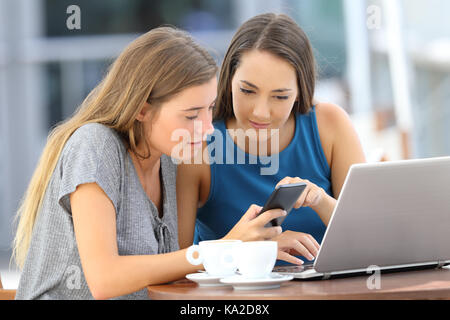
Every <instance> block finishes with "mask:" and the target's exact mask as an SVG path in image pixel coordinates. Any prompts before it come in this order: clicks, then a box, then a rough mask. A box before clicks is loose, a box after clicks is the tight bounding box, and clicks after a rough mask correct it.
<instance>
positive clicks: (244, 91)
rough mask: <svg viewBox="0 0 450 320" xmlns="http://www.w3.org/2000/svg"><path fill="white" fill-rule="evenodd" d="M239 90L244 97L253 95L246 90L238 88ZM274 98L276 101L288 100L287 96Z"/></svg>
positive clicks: (252, 92)
mask: <svg viewBox="0 0 450 320" xmlns="http://www.w3.org/2000/svg"><path fill="white" fill-rule="evenodd" d="M239 90H240V91H241V92H242V93H243V94H245V95H251V94H254V93H255V92H254V91H252V90H247V89H244V88H239ZM274 98H275V99H277V100H287V99H289V96H274Z"/></svg>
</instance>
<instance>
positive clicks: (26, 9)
mask: <svg viewBox="0 0 450 320" xmlns="http://www.w3.org/2000/svg"><path fill="white" fill-rule="evenodd" d="M73 5H75V6H76V7H73ZM71 6H72V7H71ZM264 12H276V13H286V14H288V15H290V16H291V17H292V18H294V19H295V20H296V21H297V22H298V24H299V25H300V26H301V27H302V28H303V29H304V31H305V32H306V34H307V35H308V36H309V38H310V40H311V42H312V45H313V47H314V52H315V56H316V59H317V63H318V66H319V79H318V83H317V92H316V98H317V99H318V100H323V101H329V102H333V103H336V104H338V105H340V106H341V107H342V108H344V109H345V110H347V112H348V113H349V114H350V116H351V118H352V120H353V123H354V125H355V127H356V129H357V131H358V133H359V135H360V138H361V141H362V143H363V147H364V150H365V152H366V155H367V158H368V160H369V161H381V160H398V159H409V158H425V157H437V156H445V155H450V105H449V101H450V90H449V89H450V77H449V76H450V19H449V18H448V13H449V12H450V1H448V0H332V1H330V0H245V1H240V0H152V1H148V0H126V1H125V0H95V1H92V0H0V150H1V151H2V155H1V156H0V177H1V179H0V272H1V273H2V277H3V284H4V287H6V288H8V287H11V288H14V287H16V286H17V280H18V275H19V274H18V273H17V272H16V271H14V270H12V269H9V265H8V264H9V257H10V247H11V241H12V238H13V232H14V231H13V230H14V227H13V217H14V215H15V211H16V209H17V207H18V204H19V201H20V199H21V197H22V196H23V193H24V191H25V188H26V186H27V184H28V182H29V179H30V177H31V174H32V172H33V170H34V167H35V165H36V163H37V160H38V158H39V156H40V153H41V151H42V148H43V146H44V144H45V142H46V137H47V134H48V133H49V130H50V128H51V127H52V126H54V125H55V124H56V123H58V122H59V121H61V120H62V119H64V118H66V117H69V116H70V115H71V114H72V113H73V111H74V110H75V109H76V107H77V106H78V105H79V104H80V103H81V102H82V100H83V99H84V97H85V96H86V95H87V94H88V93H89V91H90V90H91V89H92V88H93V87H94V86H95V85H96V84H97V83H98V82H99V81H100V79H101V78H102V77H103V75H104V74H105V71H106V69H107V67H108V66H109V65H110V63H111V62H112V61H113V60H114V58H115V57H116V56H117V55H118V54H119V53H120V52H121V50H122V49H124V48H125V46H126V45H127V44H128V43H129V42H131V41H132V40H134V39H135V38H136V37H138V36H139V35H140V34H142V33H144V32H146V31H148V30H149V29H151V28H154V27H157V26H160V25H162V24H171V25H175V26H178V27H180V28H183V29H186V30H188V31H190V32H191V33H192V34H193V35H194V37H195V38H196V39H197V40H198V41H199V42H200V43H201V44H203V45H204V46H206V47H207V48H209V50H211V52H212V53H213V54H214V56H215V57H216V59H217V62H218V64H219V65H220V64H221V62H222V58H223V55H224V53H225V51H226V48H227V46H228V44H229V42H230V40H231V37H232V35H233V33H234V32H235V31H236V30H237V28H238V26H239V25H240V24H241V23H243V22H244V21H245V20H247V19H248V18H250V17H252V16H254V15H256V14H259V13H264ZM74 14H75V15H77V14H79V16H78V18H79V19H78V20H77V16H74Z"/></svg>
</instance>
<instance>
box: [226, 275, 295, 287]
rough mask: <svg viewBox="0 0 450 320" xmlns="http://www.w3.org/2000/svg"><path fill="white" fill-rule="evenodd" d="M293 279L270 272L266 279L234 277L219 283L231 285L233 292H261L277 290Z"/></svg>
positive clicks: (289, 276)
mask: <svg viewBox="0 0 450 320" xmlns="http://www.w3.org/2000/svg"><path fill="white" fill-rule="evenodd" d="M293 278H294V277H293V276H291V275H282V274H278V273H276V272H272V273H271V274H270V275H269V276H268V277H266V278H259V279H249V278H245V277H244V276H242V275H235V276H231V277H227V278H223V279H221V280H220V282H222V283H225V284H231V285H232V286H233V288H234V289H235V290H263V289H276V288H279V287H280V285H281V284H282V283H283V282H286V281H290V280H292V279H293Z"/></svg>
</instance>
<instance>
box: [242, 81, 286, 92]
mask: <svg viewBox="0 0 450 320" xmlns="http://www.w3.org/2000/svg"><path fill="white" fill-rule="evenodd" d="M241 82H243V83H245V84H246V85H248V86H249V87H252V88H254V89H258V87H257V86H255V85H254V84H253V83H251V82H248V81H246V80H241ZM286 91H292V89H288V88H280V89H275V90H272V92H286Z"/></svg>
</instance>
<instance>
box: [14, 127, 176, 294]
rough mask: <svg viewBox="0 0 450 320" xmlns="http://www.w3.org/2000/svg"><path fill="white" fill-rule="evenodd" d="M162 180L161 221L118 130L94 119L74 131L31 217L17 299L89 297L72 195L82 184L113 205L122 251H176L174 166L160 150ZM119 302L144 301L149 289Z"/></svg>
mask: <svg viewBox="0 0 450 320" xmlns="http://www.w3.org/2000/svg"><path fill="white" fill-rule="evenodd" d="M161 178H162V180H161V181H162V197H163V216H162V218H160V217H159V216H158V210H157V208H156V206H155V205H154V204H153V202H152V201H151V200H150V199H149V198H148V196H147V194H146V193H145V191H144V189H143V187H142V185H141V183H140V180H139V178H138V175H137V172H136V170H135V167H134V165H133V162H132V160H131V157H130V155H129V154H128V152H127V150H126V148H125V145H124V144H123V142H122V140H121V139H120V137H119V135H118V133H117V132H116V131H114V130H113V129H110V128H108V127H106V126H104V125H102V124H98V123H91V124H86V125H84V126H82V127H80V128H79V129H78V130H76V131H75V132H74V134H73V135H72V136H71V137H70V139H69V140H68V141H67V143H66V145H65V146H64V149H63V151H62V153H61V156H60V159H59V161H58V164H57V166H56V168H55V171H54V172H53V175H52V177H51V180H50V183H49V186H48V188H47V191H46V193H45V196H44V201H43V206H42V209H41V210H40V212H39V214H38V216H37V218H36V222H35V225H34V228H33V233H32V238H31V245H30V248H29V251H28V254H27V258H26V261H25V265H24V268H23V270H22V275H21V278H20V282H19V287H18V290H17V294H16V299H93V297H92V295H91V293H90V291H89V288H88V286H87V283H86V279H85V277H84V274H83V270H82V267H81V263H80V257H79V253H78V247H77V242H76V239H75V234H74V229H73V221H72V215H71V207H70V198H69V195H70V194H71V193H72V192H74V191H75V189H76V187H77V186H78V185H81V184H84V183H92V182H96V183H97V184H98V185H99V186H100V187H101V188H102V189H103V191H104V192H105V193H106V195H107V196H108V197H109V199H110V200H111V201H112V203H113V204H114V207H115V209H116V223H117V246H118V250H119V255H150V254H159V253H167V252H171V251H176V250H178V249H179V247H178V234H177V203H176V190H175V187H176V183H175V179H176V165H175V164H174V163H173V162H172V160H171V158H170V157H168V156H165V155H163V156H162V157H161ZM124 277H126V275H124ZM116 299H148V295H147V290H146V289H145V288H143V289H142V290H140V291H137V292H134V293H131V294H128V295H125V296H121V297H117V298H116Z"/></svg>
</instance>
